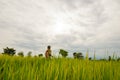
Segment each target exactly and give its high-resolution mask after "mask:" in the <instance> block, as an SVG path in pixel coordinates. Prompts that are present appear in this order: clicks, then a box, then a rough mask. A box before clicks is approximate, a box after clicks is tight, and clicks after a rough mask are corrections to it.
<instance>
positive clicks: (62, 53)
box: [59, 49, 68, 57]
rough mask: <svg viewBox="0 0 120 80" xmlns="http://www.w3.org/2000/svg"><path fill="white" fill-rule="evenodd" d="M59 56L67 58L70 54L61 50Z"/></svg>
mask: <svg viewBox="0 0 120 80" xmlns="http://www.w3.org/2000/svg"><path fill="white" fill-rule="evenodd" d="M59 54H61V55H62V56H63V57H67V56H68V52H67V51H65V50H63V49H60V51H59Z"/></svg>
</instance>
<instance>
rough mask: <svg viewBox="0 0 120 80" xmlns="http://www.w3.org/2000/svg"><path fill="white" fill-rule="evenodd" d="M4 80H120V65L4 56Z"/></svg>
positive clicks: (0, 64)
mask: <svg viewBox="0 0 120 80" xmlns="http://www.w3.org/2000/svg"><path fill="white" fill-rule="evenodd" d="M0 80H120V62H118V61H89V60H78V59H72V58H53V59H45V58H40V57H18V56H13V57H12V56H3V55H2V56H0Z"/></svg>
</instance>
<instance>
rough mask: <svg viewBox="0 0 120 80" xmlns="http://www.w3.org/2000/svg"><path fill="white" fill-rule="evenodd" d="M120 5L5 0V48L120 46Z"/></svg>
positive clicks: (1, 12)
mask: <svg viewBox="0 0 120 80" xmlns="http://www.w3.org/2000/svg"><path fill="white" fill-rule="evenodd" d="M119 4H120V2H119V0H101V1H98V0H97V1H95V0H15V1H10V0H1V1H0V32H1V38H0V47H1V51H2V48H3V47H6V46H9V47H11V46H12V47H15V48H17V49H18V51H20V50H23V51H29V50H31V51H33V52H35V53H39V52H40V51H41V52H42V53H43V52H44V51H45V49H46V46H47V45H49V44H50V45H52V46H53V50H54V51H57V50H58V49H60V48H65V49H67V50H69V51H70V52H72V51H79V49H82V48H85V49H87V48H103V49H105V48H114V49H119V48H120V45H119V44H120V35H119V34H120V32H119V29H120V27H119V26H120V24H119V21H120V18H119V17H120V6H119ZM118 53H119V51H118ZM91 55H92V54H91ZM102 56H104V54H103V55H102Z"/></svg>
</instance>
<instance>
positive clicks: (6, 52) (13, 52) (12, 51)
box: [3, 47, 16, 56]
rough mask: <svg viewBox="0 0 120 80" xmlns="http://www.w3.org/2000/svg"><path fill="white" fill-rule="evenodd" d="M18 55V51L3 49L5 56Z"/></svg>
mask: <svg viewBox="0 0 120 80" xmlns="http://www.w3.org/2000/svg"><path fill="white" fill-rule="evenodd" d="M15 53H16V50H15V49H14V48H8V47H6V48H3V54H7V55H10V56H13V55H14V54H15Z"/></svg>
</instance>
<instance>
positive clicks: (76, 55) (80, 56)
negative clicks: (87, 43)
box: [73, 52, 84, 59]
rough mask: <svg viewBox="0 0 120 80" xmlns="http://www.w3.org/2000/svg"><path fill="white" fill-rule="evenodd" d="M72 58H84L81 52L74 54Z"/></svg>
mask: <svg viewBox="0 0 120 80" xmlns="http://www.w3.org/2000/svg"><path fill="white" fill-rule="evenodd" d="M73 56H74V58H75V59H83V58H84V56H83V55H82V53H81V52H79V53H76V52H74V53H73Z"/></svg>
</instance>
